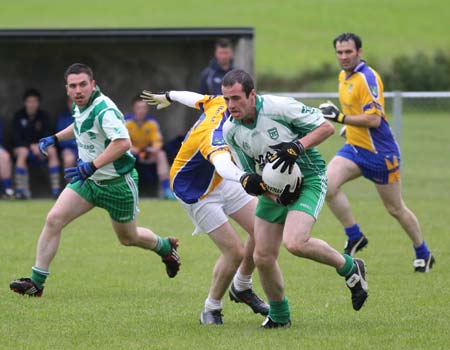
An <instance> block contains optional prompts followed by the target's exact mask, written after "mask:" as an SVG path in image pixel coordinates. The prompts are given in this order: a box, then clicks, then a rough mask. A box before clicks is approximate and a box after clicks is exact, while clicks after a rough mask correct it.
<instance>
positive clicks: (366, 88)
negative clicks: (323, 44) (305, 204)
mask: <svg viewBox="0 0 450 350" xmlns="http://www.w3.org/2000/svg"><path fill="white" fill-rule="evenodd" d="M333 44H334V48H335V51H336V56H337V59H338V61H339V64H340V66H341V67H342V71H341V72H340V74H339V102H340V105H341V108H342V112H341V111H340V110H339V109H338V108H337V107H336V106H335V105H334V104H333V103H331V102H327V103H323V104H322V105H320V109H321V111H322V113H323V115H324V117H325V118H328V119H329V120H332V121H334V122H337V123H342V124H345V126H346V138H347V141H346V143H345V145H344V146H343V147H342V148H341V149H340V150H339V151H338V152H337V154H336V156H335V157H334V158H333V159H332V160H331V162H330V164H329V165H328V170H327V177H328V193H327V203H328V206H329V208H330V209H331V211H332V212H333V213H334V215H335V216H336V217H337V218H338V220H339V221H340V222H341V224H342V225H343V226H344V228H345V233H346V234H347V236H348V240H347V243H346V247H345V252H346V253H347V254H350V255H352V256H353V255H355V253H356V252H357V251H359V250H361V249H362V248H364V247H365V246H366V245H367V244H368V240H367V238H366V236H365V235H364V234H363V233H362V232H361V230H360V228H359V225H358V224H357V223H356V221H355V219H354V218H353V215H352V212H351V210H350V204H349V201H348V199H347V197H346V195H345V194H344V192H342V190H341V186H342V185H343V184H344V183H346V182H348V181H351V180H354V179H356V178H358V177H360V176H363V177H365V178H367V179H369V180H370V181H372V182H373V183H374V184H375V187H376V189H377V191H378V194H379V195H380V198H381V200H382V201H383V204H384V206H385V207H386V209H387V210H388V212H389V213H390V214H391V215H392V216H393V217H394V218H396V219H397V221H398V222H399V223H400V225H401V226H402V227H403V229H404V230H405V231H406V233H407V234H408V236H409V237H410V239H411V240H412V242H413V244H414V249H415V253H416V258H415V260H414V269H415V271H418V272H428V271H429V270H430V269H431V268H432V266H433V264H434V261H435V260H434V257H433V256H432V255H431V253H430V251H429V250H428V247H427V245H426V243H425V241H424V240H423V237H422V230H421V228H420V224H419V221H418V220H417V217H416V216H415V214H414V213H413V212H412V211H411V210H410V209H409V208H408V207H407V206H406V205H405V203H404V201H403V198H402V194H401V178H400V151H399V148H398V145H397V143H396V141H395V139H394V136H393V134H392V132H391V129H390V127H389V124H388V122H387V116H386V113H385V110H384V96H383V90H384V87H383V82H382V80H381V78H380V76H379V75H378V73H377V72H376V71H375V70H374V69H373V68H371V67H369V66H368V65H367V64H366V62H365V61H364V60H362V59H361V55H362V42H361V38H360V37H359V36H357V35H355V34H353V33H343V34H341V35H339V36H338V37H336V38H335V39H334V42H333Z"/></svg>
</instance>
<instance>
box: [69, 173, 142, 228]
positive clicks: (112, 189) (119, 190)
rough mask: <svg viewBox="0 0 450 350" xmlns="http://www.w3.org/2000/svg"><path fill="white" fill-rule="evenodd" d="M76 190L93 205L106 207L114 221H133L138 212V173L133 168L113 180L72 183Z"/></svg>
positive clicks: (71, 186) (70, 186)
mask: <svg viewBox="0 0 450 350" xmlns="http://www.w3.org/2000/svg"><path fill="white" fill-rule="evenodd" d="M67 187H69V188H71V189H72V190H74V191H75V192H76V193H78V194H79V195H80V196H81V197H83V198H84V199H86V200H87V201H88V202H89V203H91V204H92V205H94V206H96V207H99V208H103V209H106V211H107V212H108V213H109V216H110V217H111V219H113V220H114V221H117V222H120V223H125V222H130V221H133V220H134V218H135V217H136V213H137V212H138V198H139V192H138V173H137V171H136V169H133V171H131V172H130V173H128V174H125V175H122V176H120V177H118V178H115V179H111V180H101V181H93V180H90V179H87V180H86V181H85V182H84V184H83V185H80V181H77V182H74V183H70V184H68V185H67Z"/></svg>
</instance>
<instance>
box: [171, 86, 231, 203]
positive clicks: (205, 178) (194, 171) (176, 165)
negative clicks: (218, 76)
mask: <svg viewBox="0 0 450 350" xmlns="http://www.w3.org/2000/svg"><path fill="white" fill-rule="evenodd" d="M195 107H196V108H197V109H199V110H201V111H203V114H202V115H201V116H200V118H199V119H198V121H197V122H196V123H195V124H194V126H192V128H191V129H190V130H189V132H188V133H187V135H186V137H185V139H184V141H183V143H182V145H181V148H180V151H179V152H178V154H177V156H176V157H175V160H174V162H173V164H172V167H171V169H170V184H171V187H172V190H173V191H174V192H175V194H176V195H177V196H178V197H179V198H180V199H182V200H183V201H184V202H185V203H189V204H191V203H195V202H197V201H198V200H199V199H202V198H204V197H205V196H207V195H208V193H210V192H211V191H212V190H214V189H215V188H216V187H217V186H218V185H219V184H220V183H221V181H222V178H221V177H220V176H219V174H217V172H216V171H215V168H214V165H213V164H212V163H211V159H212V158H211V156H212V155H213V154H217V153H218V152H229V149H228V146H227V145H226V144H225V141H224V139H223V135H222V126H223V123H224V122H225V120H226V118H227V116H228V112H227V107H226V104H225V100H224V99H223V97H222V96H208V95H205V96H204V98H202V99H201V100H199V101H197V102H196V105H195Z"/></svg>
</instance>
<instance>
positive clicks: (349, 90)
mask: <svg viewBox="0 0 450 350" xmlns="http://www.w3.org/2000/svg"><path fill="white" fill-rule="evenodd" d="M352 90H353V84H350V85H349V86H348V93H349V94H351V93H352Z"/></svg>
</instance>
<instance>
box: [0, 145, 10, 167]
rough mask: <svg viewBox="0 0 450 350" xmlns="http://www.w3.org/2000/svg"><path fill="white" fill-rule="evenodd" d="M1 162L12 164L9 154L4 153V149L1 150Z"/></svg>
mask: <svg viewBox="0 0 450 350" xmlns="http://www.w3.org/2000/svg"><path fill="white" fill-rule="evenodd" d="M0 162H1V163H2V164H7V163H9V162H10V157H9V153H8V152H6V151H4V150H3V149H0Z"/></svg>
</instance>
